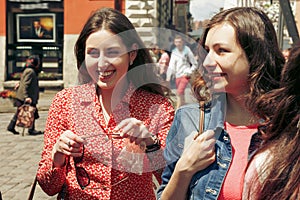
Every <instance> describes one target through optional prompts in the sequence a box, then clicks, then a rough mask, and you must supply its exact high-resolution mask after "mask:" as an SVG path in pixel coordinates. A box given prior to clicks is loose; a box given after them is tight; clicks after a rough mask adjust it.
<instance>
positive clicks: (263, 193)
mask: <svg viewBox="0 0 300 200" xmlns="http://www.w3.org/2000/svg"><path fill="white" fill-rule="evenodd" d="M299 85H300V40H299V41H298V42H297V43H296V44H295V45H294V46H293V48H292V49H291V51H290V56H289V59H288V61H287V63H286V64H285V66H284V68H283V70H282V75H281V82H280V88H279V89H275V90H273V91H271V92H269V93H267V94H265V95H262V96H261V97H260V98H258V99H257V100H256V102H255V105H256V106H254V107H253V108H252V112H253V113H255V114H257V115H258V117H261V118H263V119H265V123H264V125H263V126H261V128H260V130H261V132H262V138H263V141H264V142H263V145H262V147H261V149H260V150H259V151H258V152H257V153H256V154H259V153H261V152H264V151H266V150H268V151H269V152H270V155H271V159H270V160H269V161H268V162H266V163H265V166H264V169H265V170H266V171H267V172H264V171H262V172H261V174H264V176H266V174H267V176H266V177H264V178H263V182H262V183H261V187H258V188H256V184H257V182H260V180H253V182H252V184H251V185H250V187H251V186H252V187H251V188H250V190H249V194H248V195H251V194H250V192H253V191H251V189H252V190H255V191H254V192H255V193H256V194H258V196H259V198H258V199H261V200H274V199H278V200H279V199H280V200H281V199H289V200H296V199H300V185H299V183H300V176H299V174H300V124H299V123H300V90H299ZM297 126H298V127H297ZM250 162H251V161H250ZM253 188H254V189H253Z"/></svg>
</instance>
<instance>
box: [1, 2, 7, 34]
mask: <svg viewBox="0 0 300 200" xmlns="http://www.w3.org/2000/svg"><path fill="white" fill-rule="evenodd" d="M5 17H6V1H0V36H5V35H6V18H5Z"/></svg>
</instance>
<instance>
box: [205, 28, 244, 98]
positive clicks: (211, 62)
mask: <svg viewBox="0 0 300 200" xmlns="http://www.w3.org/2000/svg"><path fill="white" fill-rule="evenodd" d="M205 49H206V51H207V53H208V54H207V56H206V57H205V60H204V62H203V66H204V67H205V69H206V70H207V74H205V75H206V76H207V78H208V79H209V80H211V81H212V87H211V89H212V90H213V92H224V90H225V91H226V92H227V93H229V94H235V95H239V94H244V93H246V92H248V90H249V86H248V84H247V77H248V74H249V63H248V60H247V58H246V55H245V53H244V51H243V49H242V48H241V46H240V45H239V44H238V43H237V40H236V35H235V30H234V28H233V27H232V26H231V25H229V24H227V23H222V24H220V25H216V26H214V27H212V28H211V29H210V30H209V32H208V34H207V37H206V40H205Z"/></svg>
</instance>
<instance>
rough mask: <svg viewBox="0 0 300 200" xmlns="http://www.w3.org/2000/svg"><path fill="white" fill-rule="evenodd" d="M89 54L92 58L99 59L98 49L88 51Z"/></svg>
mask: <svg viewBox="0 0 300 200" xmlns="http://www.w3.org/2000/svg"><path fill="white" fill-rule="evenodd" d="M87 54H88V55H90V56H92V57H99V50H97V49H88V50H87Z"/></svg>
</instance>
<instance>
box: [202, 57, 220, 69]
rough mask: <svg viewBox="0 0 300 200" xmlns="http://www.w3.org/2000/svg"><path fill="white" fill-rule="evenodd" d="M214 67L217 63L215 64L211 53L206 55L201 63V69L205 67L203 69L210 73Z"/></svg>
mask: <svg viewBox="0 0 300 200" xmlns="http://www.w3.org/2000/svg"><path fill="white" fill-rule="evenodd" d="M216 66H217V63H216V61H215V59H214V57H213V55H212V53H208V54H207V55H206V57H205V59H204V61H203V67H205V69H206V70H207V71H211V70H212V69H214V68H215V67H216Z"/></svg>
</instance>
